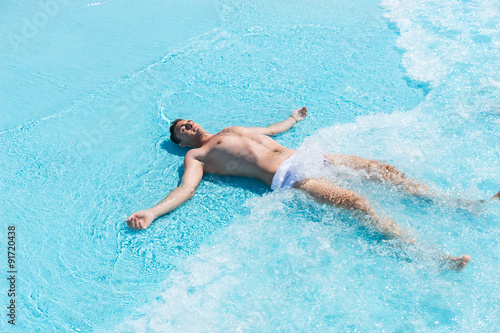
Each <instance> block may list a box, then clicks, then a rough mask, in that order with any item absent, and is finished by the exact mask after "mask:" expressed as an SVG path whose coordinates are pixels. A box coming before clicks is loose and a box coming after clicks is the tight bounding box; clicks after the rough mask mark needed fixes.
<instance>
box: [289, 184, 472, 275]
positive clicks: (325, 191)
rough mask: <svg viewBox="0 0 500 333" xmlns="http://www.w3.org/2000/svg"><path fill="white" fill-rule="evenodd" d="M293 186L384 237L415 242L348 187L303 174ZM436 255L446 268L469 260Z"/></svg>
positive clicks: (455, 267)
mask: <svg viewBox="0 0 500 333" xmlns="http://www.w3.org/2000/svg"><path fill="white" fill-rule="evenodd" d="M293 187H294V188H297V189H300V190H303V191H305V192H306V193H308V194H309V195H311V196H312V197H313V198H314V199H315V200H316V201H318V202H320V203H326V204H330V205H332V206H335V207H339V208H343V209H346V210H350V211H353V212H354V213H355V215H356V217H357V218H358V219H359V221H360V222H361V223H362V224H363V225H365V226H367V227H370V228H372V229H374V230H376V231H378V232H380V233H381V234H383V235H384V236H386V237H388V238H395V239H398V240H400V241H401V242H403V243H404V244H415V239H414V237H412V236H411V235H410V234H408V233H407V232H406V231H405V230H403V229H402V228H401V227H400V226H399V224H398V223H397V222H396V221H394V220H391V219H389V218H387V217H381V216H379V215H378V214H377V213H376V212H375V209H374V208H373V206H372V205H371V204H370V203H369V201H368V200H367V199H366V198H365V197H363V196H361V195H359V194H357V193H355V192H353V191H351V190H348V189H345V188H342V187H340V186H338V185H335V184H333V183H331V182H329V181H328V180H326V179H322V178H306V179H303V180H300V181H298V182H296V183H295V184H294V185H293ZM439 259H444V260H445V261H446V262H447V266H448V267H449V268H452V269H456V270H461V269H462V268H464V267H465V266H466V265H467V264H468V263H469V262H470V257H469V256H461V257H451V256H449V255H444V254H443V255H440V258H439Z"/></svg>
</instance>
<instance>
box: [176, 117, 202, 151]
mask: <svg viewBox="0 0 500 333" xmlns="http://www.w3.org/2000/svg"><path fill="white" fill-rule="evenodd" d="M174 131H175V135H176V136H177V137H178V138H179V140H181V142H180V143H179V145H180V146H182V147H183V146H193V144H194V143H195V142H196V139H197V138H199V137H200V135H201V134H202V131H203V128H202V127H201V126H200V125H198V124H197V123H195V122H194V121H192V120H185V119H183V120H181V121H179V122H178V123H177V124H176V125H175V129H174Z"/></svg>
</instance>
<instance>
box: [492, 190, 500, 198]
mask: <svg viewBox="0 0 500 333" xmlns="http://www.w3.org/2000/svg"><path fill="white" fill-rule="evenodd" d="M491 198H492V199H493V200H495V199H496V200H500V191H498V193H497V194H495V195H494V196H492V197H491Z"/></svg>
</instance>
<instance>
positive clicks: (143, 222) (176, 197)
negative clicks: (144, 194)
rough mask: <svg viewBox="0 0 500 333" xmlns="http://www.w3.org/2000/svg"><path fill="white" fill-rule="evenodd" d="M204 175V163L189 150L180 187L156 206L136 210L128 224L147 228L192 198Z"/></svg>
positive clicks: (137, 227) (185, 158)
mask: <svg viewBox="0 0 500 333" xmlns="http://www.w3.org/2000/svg"><path fill="white" fill-rule="evenodd" d="M202 177H203V163H201V162H200V161H198V160H197V159H195V158H194V155H193V154H190V152H188V153H187V154H186V156H185V157H184V175H183V176H182V181H181V184H180V185H179V187H176V188H175V189H174V190H172V191H171V192H170V193H169V194H168V195H167V196H166V197H165V199H163V200H162V201H160V202H159V203H158V204H156V205H155V206H153V207H151V208H149V209H146V210H140V211H138V212H135V213H134V214H132V215H130V217H129V218H128V219H127V225H128V226H129V227H130V228H132V229H136V230H139V229H146V228H147V227H149V225H150V224H151V223H153V221H154V220H156V219H157V218H158V217H160V216H162V215H164V214H167V213H169V212H171V211H173V210H174V209H176V208H177V207H179V206H181V205H182V204H183V203H185V202H186V201H188V200H189V199H191V197H192V196H193V195H194V192H195V190H196V187H198V185H199V184H200V181H201V178H202Z"/></svg>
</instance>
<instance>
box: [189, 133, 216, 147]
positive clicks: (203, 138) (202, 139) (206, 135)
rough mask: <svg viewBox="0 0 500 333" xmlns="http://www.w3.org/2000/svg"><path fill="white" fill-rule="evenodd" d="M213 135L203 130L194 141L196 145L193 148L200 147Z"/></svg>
mask: <svg viewBox="0 0 500 333" xmlns="http://www.w3.org/2000/svg"><path fill="white" fill-rule="evenodd" d="M214 136H215V135H213V134H210V133H208V132H205V133H203V134H202V136H201V137H200V138H199V139H198V141H197V142H196V145H195V146H194V147H195V148H201V147H203V146H204V145H205V144H206V143H207V142H208V141H210V139H212V138H213V137H214Z"/></svg>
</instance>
